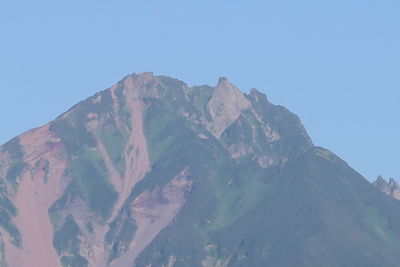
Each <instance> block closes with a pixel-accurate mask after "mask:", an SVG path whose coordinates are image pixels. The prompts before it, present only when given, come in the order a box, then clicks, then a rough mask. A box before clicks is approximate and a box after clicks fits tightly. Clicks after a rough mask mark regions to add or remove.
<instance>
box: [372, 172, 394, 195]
mask: <svg viewBox="0 0 400 267" xmlns="http://www.w3.org/2000/svg"><path fill="white" fill-rule="evenodd" d="M373 184H374V185H375V186H376V187H377V188H378V189H379V190H381V191H382V192H384V193H385V194H387V195H389V196H391V197H393V198H395V199H398V200H400V185H399V183H398V182H396V181H395V180H394V179H393V178H389V181H386V180H385V179H384V178H383V177H382V176H381V175H379V176H378V177H377V178H376V180H375V181H374V182H373Z"/></svg>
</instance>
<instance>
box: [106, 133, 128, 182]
mask: <svg viewBox="0 0 400 267" xmlns="http://www.w3.org/2000/svg"><path fill="white" fill-rule="evenodd" d="M99 137H100V140H101V142H102V143H103V144H104V147H105V149H106V151H107V154H108V156H109V157H110V159H111V160H112V162H113V163H114V166H115V167H116V169H117V170H118V171H119V173H120V175H121V176H123V175H124V172H125V157H124V152H125V146H126V143H127V140H128V134H127V133H126V132H125V131H123V130H122V129H120V128H116V127H110V128H106V129H105V130H103V131H101V132H100V134H99Z"/></svg>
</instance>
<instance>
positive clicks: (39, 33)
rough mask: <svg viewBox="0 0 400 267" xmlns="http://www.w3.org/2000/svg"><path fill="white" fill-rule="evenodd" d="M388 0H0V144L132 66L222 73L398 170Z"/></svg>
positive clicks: (363, 163) (395, 4) (321, 136)
mask: <svg viewBox="0 0 400 267" xmlns="http://www.w3.org/2000/svg"><path fill="white" fill-rule="evenodd" d="M399 14H400V1H399V0H392V1H389V0H374V1H372V0H354V1H353V0H336V1H321V0H314V1H311V0H303V1H297V0H296V1H295V0H292V1H288V0H279V1H268V0H262V1H252V0H246V1H244V0H243V1H239V0H229V1H227V0H226V1H225V0H212V1H211V0H202V1H190V0H186V1H183V0H182V1H177V0H170V1H161V0H160V1H153V0H140V1H139V0H130V1H120V0H114V1H109V0H107V1H105V0H95V1H94V0H68V1H54V0H52V1H41V0H37V1H27V0H26V1H18V0H13V1H1V2H0V37H1V38H0V125H1V131H0V143H4V142H6V141H7V140H8V139H10V138H12V137H14V136H16V135H18V134H20V133H21V132H23V131H25V130H28V129H30V128H32V127H36V126H39V125H41V124H44V123H46V122H48V121H50V120H52V119H54V118H55V117H56V116H57V115H59V114H60V113H62V112H63V111H65V110H66V109H68V108H69V107H70V106H72V105H73V104H75V103H76V102H77V101H79V100H82V99H84V98H86V97H88V96H90V95H91V94H93V93H95V92H96V91H98V90H102V89H105V88H107V87H109V86H111V85H112V84H113V83H115V82H117V81H118V80H119V79H121V78H122V77H123V76H125V75H126V74H129V73H133V72H142V71H147V70H149V71H154V72H155V73H156V74H166V75H170V76H174V77H176V78H179V79H182V80H184V81H186V82H188V83H189V84H190V85H200V84H211V85H214V84H216V82H217V79H218V77H219V76H227V77H229V78H230V79H231V81H232V82H234V83H235V84H237V85H238V86H239V87H240V88H241V89H242V90H243V91H247V90H248V89H249V88H252V87H255V88H258V89H259V90H261V91H263V92H265V93H266V94H267V95H268V97H269V98H270V100H271V101H272V102H274V103H277V104H282V105H284V106H286V107H288V108H289V109H290V110H292V111H293V112H295V113H297V114H298V115H299V116H300V117H301V119H302V121H303V123H304V124H305V126H306V128H307V130H308V132H309V134H310V135H311V137H312V138H313V140H314V143H315V144H317V145H321V146H324V147H326V148H328V149H331V150H332V151H334V152H335V153H337V154H338V155H339V156H340V157H342V158H343V159H344V160H346V161H347V162H348V163H349V164H350V165H351V166H353V167H354V168H355V169H356V170H358V171H359V172H360V173H361V174H363V175H364V176H365V177H366V178H368V179H372V178H374V177H375V176H376V175H377V174H383V175H384V176H394V177H395V178H400V162H399V158H400V157H399V154H398V153H399V151H400V105H399V103H400V15H399Z"/></svg>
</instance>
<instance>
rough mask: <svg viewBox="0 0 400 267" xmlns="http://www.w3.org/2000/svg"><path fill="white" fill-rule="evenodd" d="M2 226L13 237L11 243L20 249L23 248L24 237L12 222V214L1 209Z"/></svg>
mask: <svg viewBox="0 0 400 267" xmlns="http://www.w3.org/2000/svg"><path fill="white" fill-rule="evenodd" d="M0 226H1V227H2V228H3V229H4V230H6V231H7V232H8V233H9V234H10V236H11V239H12V240H11V242H12V244H13V245H15V246H16V247H18V248H22V236H21V233H20V231H19V230H18V228H17V227H16V226H15V224H14V223H13V222H12V218H11V216H10V214H9V213H8V212H7V211H5V210H4V209H0Z"/></svg>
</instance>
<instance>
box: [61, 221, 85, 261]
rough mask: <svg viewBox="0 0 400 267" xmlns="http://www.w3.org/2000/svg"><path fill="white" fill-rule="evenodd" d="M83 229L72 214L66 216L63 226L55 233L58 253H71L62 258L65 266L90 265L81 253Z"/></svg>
mask: <svg viewBox="0 0 400 267" xmlns="http://www.w3.org/2000/svg"><path fill="white" fill-rule="evenodd" d="M79 235H81V230H80V229H79V226H78V225H77V224H76V222H75V221H74V219H73V217H72V215H69V216H67V217H66V218H65V221H64V224H63V226H62V227H61V228H60V229H59V230H58V231H56V232H55V233H54V248H55V249H56V251H57V253H58V255H61V254H71V255H69V256H63V257H62V258H61V265H62V266H63V267H75V266H82V267H84V266H88V264H89V262H88V261H87V259H86V258H84V257H82V256H81V255H80V246H81V243H82V242H81V240H80V239H79Z"/></svg>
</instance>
